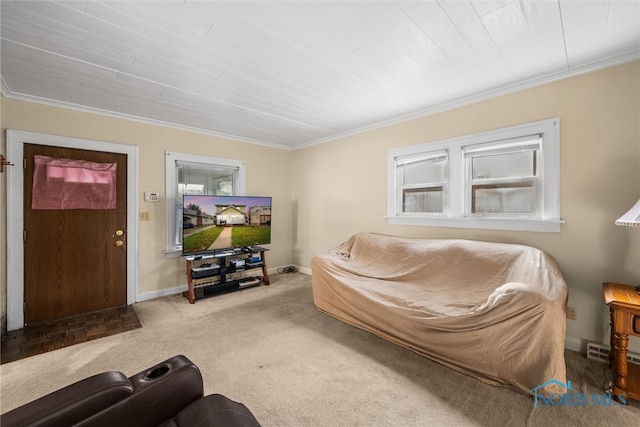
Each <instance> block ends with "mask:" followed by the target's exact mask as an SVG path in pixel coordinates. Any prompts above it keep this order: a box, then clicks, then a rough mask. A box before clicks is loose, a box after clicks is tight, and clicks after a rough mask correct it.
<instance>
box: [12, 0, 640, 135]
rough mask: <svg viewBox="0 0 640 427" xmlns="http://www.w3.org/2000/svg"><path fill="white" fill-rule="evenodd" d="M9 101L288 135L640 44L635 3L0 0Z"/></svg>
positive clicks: (531, 79)
mask: <svg viewBox="0 0 640 427" xmlns="http://www.w3.org/2000/svg"><path fill="white" fill-rule="evenodd" d="M0 7H1V14H2V20H1V37H2V44H1V61H2V63H1V68H0V69H1V73H2V80H3V85H2V90H3V94H4V95H5V96H7V97H10V98H17V99H28V100H35V101H38V102H45V103H52V104H55V105H65V106H70V107H72V108H80V109H83V110H89V111H100V112H104V113H108V114H115V115H118V116H126V117H132V118H137V119H142V120H147V121H152V122H157V123H166V124H171V125H173V126H177V127H181V128H188V129H195V130H198V131H202V132H206V133H212V134H216V135H224V136H229V137H232V138H235V139H239V140H244V141H250V142H257V143H261V144H267V145H271V146H277V147H282V148H297V147H303V146H307V145H310V144H314V143H319V142H323V141H328V140H331V139H335V138H336V137H339V136H344V135H348V134H353V133H357V132H360V131H363V130H367V129H371V128H375V127H378V126H381V125H384V124H389V123H393V122H397V121H401V120H406V119H408V118H411V117H417V116H420V115H424V114H427V113H430V112H433V111H438V110H442V109H446V108H450V107H452V106H455V105H462V104H464V103H468V102H472V101H475V100H478V99H482V98H486V97H488V96H493V95H496V94H500V93H505V92H507V91H510V90H515V89H518V88H522V87H527V86H529V85H533V84H538V83H542V82H546V81H550V80H554V79H558V78H561V77H564V76H567V75H572V74H575V73H578V72H584V71H588V70H591V69H595V68H601V67H604V66H609V65H613V64H617V63H622V62H626V61H630V60H633V59H638V58H639V57H640V1H638V0H627V1H624V0H623V1H620V0H612V1H606V0H591V1H576V0H546V1H545V0H536V1H531V0H515V1H509V0H487V1H476V0H472V1H465V0H443V1H435V0H433V1H413V2H402V1H398V2H394V1H376V2H369V1H354V2H337V1H319V2H311V1H281V2H272V1H256V2H248V1H239V2H223V1H192V0H179V1H178V0H174V1H33V0H19V1H9V0H2V3H1V4H0Z"/></svg>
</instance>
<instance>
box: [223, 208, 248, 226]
mask: <svg viewBox="0 0 640 427" xmlns="http://www.w3.org/2000/svg"><path fill="white" fill-rule="evenodd" d="M245 210H246V206H242V205H239V206H235V205H230V206H216V225H244V224H246V223H247V215H246V213H245Z"/></svg>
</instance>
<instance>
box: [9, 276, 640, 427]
mask: <svg viewBox="0 0 640 427" xmlns="http://www.w3.org/2000/svg"><path fill="white" fill-rule="evenodd" d="M134 307H135V309H136V311H137V313H138V316H139V318H140V320H141V322H142V324H143V328H140V329H137V330H134V331H130V332H125V333H122V334H119V335H115V336H111V337H106V338H101V339H98V340H95V341H91V342H87V343H82V344H78V345H74V346H71V347H67V348H63V349H59V350H55V351H52V352H49V353H45V354H41V355H38V356H33V357H30V358H27V359H23V360H19V361H16V362H12V363H8V364H5V365H2V367H0V375H1V386H0V391H1V400H0V411H1V412H6V411H8V410H10V409H12V408H14V407H16V406H18V405H21V404H23V403H25V402H28V401H30V400H33V399H35V398H37V397H39V396H41V395H43V394H46V393H48V392H51V391H53V390H55V389H57V388H59V387H62V386H65V385H67V384H69V383H71V382H74V381H76V380H80V379H82V378H84V377H87V376H89V375H93V374H96V373H99V372H103V371H106V370H119V371H122V372H124V373H125V374H126V375H128V376H131V375H133V374H135V373H137V372H140V371H142V370H144V369H145V368H147V367H150V366H152V365H154V364H155V363H157V362H160V361H162V360H164V359H166V358H168V357H170V356H173V355H175V354H184V355H186V356H187V357H189V358H190V359H191V360H193V361H194V362H195V363H196V364H197V365H198V366H199V367H200V369H201V370H202V373H203V376H204V380H205V390H206V393H214V392H215V393H222V394H225V395H227V396H228V397H230V398H232V399H235V400H238V401H242V402H244V403H245V404H246V405H247V406H248V407H249V408H250V409H251V411H252V412H253V413H254V415H255V416H256V418H257V419H258V420H259V421H260V422H261V423H262V425H263V426H265V427H268V426H427V425H428V426H467V425H469V426H473V425H476V426H545V427H547V426H550V425H562V426H589V425H593V426H602V425H611V426H633V425H636V426H637V425H640V403H639V402H633V403H631V404H630V405H628V406H624V407H621V406H610V407H604V406H594V405H589V406H586V407H543V408H538V409H534V408H533V398H532V397H531V396H527V395H524V394H520V393H517V392H515V391H512V390H510V389H507V388H499V387H492V386H489V385H486V384H483V383H481V382H479V381H477V380H475V379H472V378H469V377H467V376H465V375H462V374H459V373H457V372H454V371H452V370H450V369H447V368H445V367H442V366H440V365H438V364H437V363H434V362H431V361H430V360H428V359H425V358H423V357H421V356H418V355H416V354H414V353H412V352H410V351H408V350H405V349H403V348H400V347H398V346H395V345H393V344H390V343H388V342H386V341H383V340H381V339H379V338H377V337H375V336H373V335H371V334H369V333H366V332H363V331H360V330H358V329H356V328H354V327H351V326H348V325H346V324H344V323H342V322H340V321H338V320H335V319H333V318H331V317H329V316H327V315H325V314H322V313H320V312H318V311H317V310H316V309H315V306H314V305H313V300H312V295H311V278H310V277H309V276H306V275H304V274H300V273H294V274H276V275H273V277H272V285H271V286H268V287H267V286H262V287H257V288H251V289H246V290H243V291H241V292H236V293H231V294H225V295H219V296H216V297H212V298H208V299H205V300H200V301H198V302H197V303H196V304H195V305H190V304H189V303H188V302H187V301H186V300H185V299H184V298H182V297H181V296H177V295H176V296H171V297H165V298H159V299H156V300H153V301H146V302H143V303H138V304H136V305H135V306H134ZM567 364H568V377H569V379H570V380H571V381H572V385H573V387H574V388H575V389H577V390H578V391H579V392H580V393H588V394H589V395H591V394H593V393H598V394H600V395H601V394H602V389H601V386H602V382H603V379H604V377H603V365H602V364H600V363H597V362H591V361H587V360H586V359H585V357H584V356H583V355H581V354H578V353H573V352H567Z"/></svg>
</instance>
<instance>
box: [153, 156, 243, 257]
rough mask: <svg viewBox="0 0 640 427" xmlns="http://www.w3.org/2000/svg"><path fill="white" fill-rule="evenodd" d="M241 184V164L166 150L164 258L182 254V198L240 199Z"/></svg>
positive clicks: (236, 161)
mask: <svg viewBox="0 0 640 427" xmlns="http://www.w3.org/2000/svg"><path fill="white" fill-rule="evenodd" d="M244 182H245V164H244V162H242V161H238V160H229V159H220V158H216V157H206V156H198V155H192V154H182V153H174V152H169V151H168V152H167V153H166V163H165V185H166V194H167V198H166V208H167V242H166V250H165V253H166V254H167V256H169V257H175V256H180V254H181V252H182V196H184V195H185V194H203V195H221V196H235V195H237V196H241V195H244V191H245V185H244Z"/></svg>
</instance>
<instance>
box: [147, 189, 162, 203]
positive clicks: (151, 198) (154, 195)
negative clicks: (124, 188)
mask: <svg viewBox="0 0 640 427" xmlns="http://www.w3.org/2000/svg"><path fill="white" fill-rule="evenodd" d="M159 200H160V193H158V192H157V191H145V192H144V201H145V202H157V201H159Z"/></svg>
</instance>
